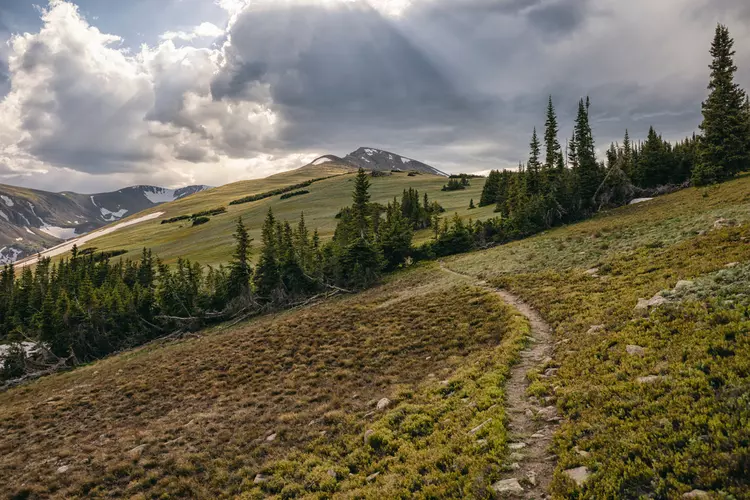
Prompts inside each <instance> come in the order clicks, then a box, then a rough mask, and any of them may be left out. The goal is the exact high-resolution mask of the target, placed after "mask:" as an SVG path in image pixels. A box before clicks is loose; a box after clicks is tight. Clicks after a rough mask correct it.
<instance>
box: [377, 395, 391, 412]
mask: <svg viewBox="0 0 750 500" xmlns="http://www.w3.org/2000/svg"><path fill="white" fill-rule="evenodd" d="M389 406H391V400H390V399H388V398H383V399H381V400H380V401H378V405H377V406H376V408H377V409H378V410H381V411H382V410H385V409H386V408H388V407H389Z"/></svg>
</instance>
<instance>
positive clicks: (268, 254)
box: [253, 208, 281, 301]
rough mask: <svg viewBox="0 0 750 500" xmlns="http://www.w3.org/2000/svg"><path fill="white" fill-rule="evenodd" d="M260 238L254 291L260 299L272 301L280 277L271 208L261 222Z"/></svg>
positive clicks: (274, 222)
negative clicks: (260, 244) (260, 245)
mask: <svg viewBox="0 0 750 500" xmlns="http://www.w3.org/2000/svg"><path fill="white" fill-rule="evenodd" d="M261 234H262V236H261V243H262V247H261V252H260V260H259V261H258V265H257V267H256V268H255V276H254V280H253V281H254V283H255V290H256V292H257V294H258V295H259V296H260V298H261V299H263V300H265V301H271V300H274V299H275V298H276V297H275V295H276V294H277V291H278V288H279V284H280V280H281V275H280V270H279V255H278V251H277V234H276V218H275V217H274V215H273V211H272V210H271V208H269V209H268V214H266V219H265V221H264V222H263V230H262V233H261Z"/></svg>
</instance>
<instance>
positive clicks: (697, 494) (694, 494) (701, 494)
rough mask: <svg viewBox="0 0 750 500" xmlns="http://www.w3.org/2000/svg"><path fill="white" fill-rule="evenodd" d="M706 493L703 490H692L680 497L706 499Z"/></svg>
mask: <svg viewBox="0 0 750 500" xmlns="http://www.w3.org/2000/svg"><path fill="white" fill-rule="evenodd" d="M708 496H709V495H708V492H706V491H703V490H693V491H691V492H689V493H685V494H684V495H682V498H708Z"/></svg>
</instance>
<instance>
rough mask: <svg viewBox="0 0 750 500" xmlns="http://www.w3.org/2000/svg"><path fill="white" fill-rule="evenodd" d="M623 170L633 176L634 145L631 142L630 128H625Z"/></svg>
mask: <svg viewBox="0 0 750 500" xmlns="http://www.w3.org/2000/svg"><path fill="white" fill-rule="evenodd" d="M622 170H623V172H625V175H627V176H628V177H630V178H631V179H632V178H633V177H632V176H633V146H632V144H631V143H630V133H629V132H628V129H625V139H623V141H622Z"/></svg>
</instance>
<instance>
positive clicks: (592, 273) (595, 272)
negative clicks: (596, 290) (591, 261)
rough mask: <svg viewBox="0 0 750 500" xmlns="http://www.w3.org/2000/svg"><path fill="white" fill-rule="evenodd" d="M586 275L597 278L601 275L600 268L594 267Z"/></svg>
mask: <svg viewBox="0 0 750 500" xmlns="http://www.w3.org/2000/svg"><path fill="white" fill-rule="evenodd" d="M586 274H588V275H589V276H593V277H596V276H597V275H598V274H599V268H598V267H592V268H591V269H588V270H587V271H586Z"/></svg>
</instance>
